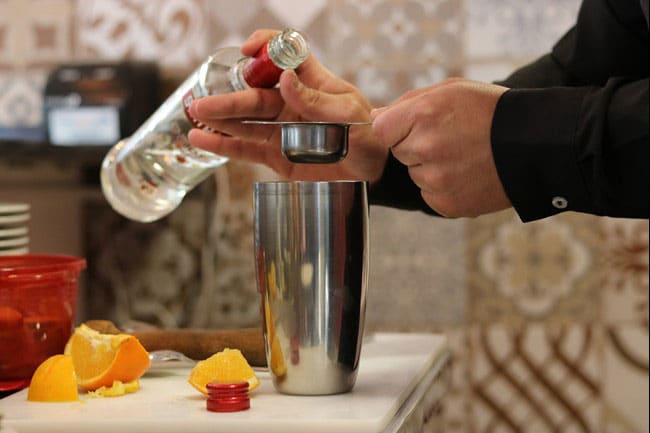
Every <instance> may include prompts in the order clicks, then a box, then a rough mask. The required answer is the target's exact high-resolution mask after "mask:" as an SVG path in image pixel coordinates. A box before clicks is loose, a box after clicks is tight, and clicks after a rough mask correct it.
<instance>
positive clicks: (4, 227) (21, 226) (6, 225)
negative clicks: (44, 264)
mask: <svg viewBox="0 0 650 433" xmlns="http://www.w3.org/2000/svg"><path fill="white" fill-rule="evenodd" d="M28 222H29V205H28V204H26V203H2V202H0V256H2V255H5V256H6V255H12V254H26V253H28V252H29V229H28V227H27V223H28Z"/></svg>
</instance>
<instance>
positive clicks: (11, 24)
mask: <svg viewBox="0 0 650 433" xmlns="http://www.w3.org/2000/svg"><path fill="white" fill-rule="evenodd" d="M244 4H245V7H243V5H244ZM578 4H579V1H578V0H549V1H545V2H520V1H516V0H478V1H470V0H364V1H354V0H314V1H309V2H305V1H299V0H248V1H246V2H245V3H242V2H234V1H231V0H160V1H155V2H153V1H146V0H76V1H75V0H0V126H3V125H4V126H7V125H10V126H11V125H13V126H16V125H18V126H21V125H27V126H29V125H32V126H33V125H38V123H39V122H40V103H41V99H40V92H41V91H42V86H43V85H44V82H45V77H46V74H47V70H48V68H50V67H52V66H53V65H55V64H56V63H58V62H64V61H77V60H93V59H149V60H151V59H153V60H156V61H158V62H159V64H160V65H161V67H162V70H163V74H164V75H166V76H167V77H170V78H171V79H180V78H181V77H183V76H184V75H185V74H186V73H187V72H189V71H190V70H191V69H193V68H194V67H195V66H196V65H197V64H198V63H199V62H200V61H201V60H202V59H203V58H204V57H205V56H206V55H207V54H208V53H209V52H210V50H212V49H213V48H215V47H218V46H223V45H237V44H239V43H240V42H241V41H242V40H243V39H244V38H245V37H246V36H247V35H248V34H250V32H251V31H253V30H254V29H256V28H261V27H271V28H280V27H284V26H289V25H290V26H294V27H296V28H299V29H302V30H304V31H305V32H306V33H307V34H308V36H309V38H310V42H311V45H312V49H313V51H314V52H315V53H316V55H318V56H319V58H320V59H321V60H322V61H323V63H324V64H325V65H327V66H328V67H330V68H331V69H332V70H333V71H335V72H336V73H338V74H340V75H342V76H344V77H345V78H347V79H349V80H350V81H352V82H354V83H355V84H357V85H358V86H359V87H360V88H361V89H362V90H363V91H364V92H365V93H366V94H367V95H368V96H369V98H370V99H371V100H372V101H373V102H374V103H375V104H378V105H379V104H386V103H389V102H390V101H392V100H394V99H395V98H397V97H398V96H399V95H400V94H401V93H402V92H404V91H406V90H408V89H410V88H414V87H422V86H426V85H428V84H430V83H433V82H436V81H438V80H440V79H442V78H444V77H447V76H450V75H464V76H466V77H470V78H475V79H481V80H486V81H491V80H495V79H499V78H503V77H504V76H506V75H507V74H508V73H509V72H510V71H511V70H513V69H514V68H515V67H517V66H519V65H521V64H523V63H525V62H527V61H530V60H532V59H534V58H536V57H537V56H539V55H541V54H542V53H544V52H546V51H547V50H548V49H549V48H550V47H551V45H552V43H553V41H554V40H556V39H557V38H558V37H559V36H561V35H562V34H563V33H564V32H565V31H566V30H567V29H568V28H569V27H570V25H571V23H572V22H573V20H574V17H575V14H576V11H577V8H578ZM36 10H38V11H39V14H38V15H37V14H35V13H33V11H36ZM43 11H46V12H47V13H42V12H43ZM269 176H271V175H270V174H269V173H268V172H267V171H265V170H263V169H261V168H259V167H252V166H249V165H244V164H237V163H233V162H231V163H229V164H227V165H226V166H224V167H223V168H222V169H220V170H218V171H217V174H216V182H207V183H206V184H204V185H203V187H202V188H201V189H200V190H198V191H196V192H195V193H194V194H193V195H192V196H191V197H190V198H189V199H188V200H187V201H186V202H185V203H184V204H183V206H182V207H181V208H180V209H179V210H178V211H177V212H175V213H174V214H173V215H172V216H170V217H169V218H166V219H165V220H163V221H161V222H159V223H155V224H151V225H139V224H135V223H131V222H128V221H126V220H123V219H121V218H120V217H118V216H117V215H115V214H114V213H113V212H112V211H111V210H110V209H108V208H107V206H106V204H105V203H103V202H93V203H89V204H88V206H87V207H86V221H87V224H86V227H85V232H86V239H87V247H88V251H87V256H88V259H89V270H88V273H89V275H90V276H91V277H92V278H91V281H90V286H89V293H88V294H87V295H88V296H87V297H86V298H87V299H89V302H88V305H87V311H86V313H87V314H88V315H89V316H92V315H99V314H102V315H104V316H108V317H111V318H113V319H114V320H116V321H118V322H122V321H125V320H128V319H138V320H147V321H151V322H154V323H157V324H160V325H164V326H218V327H222V326H246V325H250V324H255V323H258V320H259V313H258V311H259V310H258V300H257V293H256V288H255V282H254V274H253V261H252V260H251V257H252V253H251V251H252V239H251V233H252V220H251V208H250V206H251V198H250V197H251V183H252V181H253V179H260V178H263V177H269ZM215 185H216V186H215ZM413 227H417V231H416V230H414V229H413ZM371 236H372V238H371V243H372V247H373V248H372V255H371V273H370V288H369V295H368V298H369V301H368V302H369V304H368V329H369V330H401V331H408V330H412V331H444V332H446V333H447V334H448V335H449V337H450V341H451V347H452V350H453V366H454V368H453V371H452V374H453V380H452V388H451V390H450V392H449V393H448V395H447V398H446V399H445V403H444V408H443V413H442V415H443V424H444V431H446V432H463V433H483V432H527V433H528V432H558V431H561V432H565V431H566V432H569V431H571V432H573V431H575V432H602V433H619V432H620V433H640V432H644V431H647V416H648V411H647V404H648V392H647V390H648V222H647V221H633V220H617V219H610V218H597V217H592V216H586V215H575V214H564V215H560V216H557V217H554V218H551V219H547V220H542V221H538V222H535V223H531V224H526V225H524V224H521V223H520V222H519V220H518V218H517V217H516V215H515V214H514V213H513V212H512V211H506V212H501V213H497V214H494V215H489V216H485V217H481V218H477V219H473V220H441V219H434V218H430V217H427V216H425V215H422V214H419V213H412V212H403V211H397V210H391V209H385V208H379V207H377V208H373V209H372V210H371ZM406 313H407V314H406Z"/></svg>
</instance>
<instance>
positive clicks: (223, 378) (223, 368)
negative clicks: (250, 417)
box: [188, 349, 260, 394]
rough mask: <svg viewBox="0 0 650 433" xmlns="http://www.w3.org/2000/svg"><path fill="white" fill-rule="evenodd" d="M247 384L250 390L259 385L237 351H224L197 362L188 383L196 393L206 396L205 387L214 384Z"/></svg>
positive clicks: (244, 359)
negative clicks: (199, 392)
mask: <svg viewBox="0 0 650 433" xmlns="http://www.w3.org/2000/svg"><path fill="white" fill-rule="evenodd" d="M244 381H246V382H248V389H249V390H252V389H255V388H257V387H258V386H259V385H260V381H259V379H258V378H257V376H255V372H254V371H253V369H252V368H251V366H250V365H249V364H248V361H246V358H244V355H242V353H241V352H240V351H239V349H224V350H223V351H221V352H218V353H215V354H214V355H212V356H211V357H209V358H208V359H205V360H203V361H199V362H198V363H197V364H196V365H195V366H194V368H193V369H192V371H191V372H190V378H189V380H188V382H189V383H190V385H192V386H193V387H194V388H196V389H197V390H198V391H201V392H202V393H203V394H207V393H208V390H207V388H206V385H207V384H208V383H210V382H216V383H238V382H244Z"/></svg>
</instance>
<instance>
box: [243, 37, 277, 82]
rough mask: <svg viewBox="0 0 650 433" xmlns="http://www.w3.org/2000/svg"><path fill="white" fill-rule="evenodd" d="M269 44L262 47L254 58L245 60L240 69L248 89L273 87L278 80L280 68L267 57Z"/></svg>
mask: <svg viewBox="0 0 650 433" xmlns="http://www.w3.org/2000/svg"><path fill="white" fill-rule="evenodd" d="M269 44H270V42H269V43H268V44H266V45H264V46H263V47H262V48H261V49H260V50H259V51H258V52H257V54H256V55H255V56H254V57H252V58H250V59H247V60H246V61H245V63H244V65H243V67H242V78H243V79H244V81H245V82H246V84H247V85H248V86H250V87H262V88H268V87H273V86H275V85H276V84H277V83H278V80H280V75H281V74H282V68H280V67H279V66H277V65H276V64H275V62H274V61H273V59H272V58H271V56H270V55H269Z"/></svg>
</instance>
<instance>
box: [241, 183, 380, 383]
mask: <svg viewBox="0 0 650 433" xmlns="http://www.w3.org/2000/svg"><path fill="white" fill-rule="evenodd" d="M254 226H255V227H254V230H255V238H254V239H255V241H254V243H255V254H256V259H257V264H256V265H257V266H256V268H257V282H258V286H259V289H260V291H261V292H262V303H263V310H264V313H263V316H264V328H265V330H264V333H265V343H266V354H267V361H268V364H269V368H270V371H271V375H272V378H273V383H274V386H275V388H276V389H277V390H278V391H280V392H284V393H289V394H302V395H308V394H310V395H323V394H335V393H341V392H346V391H349V390H350V389H352V387H353V386H354V382H355V379H356V373H357V367H358V363H359V354H360V350H361V341H362V336H363V324H364V317H365V308H366V288H367V282H368V257H369V238H368V199H367V184H366V182H362V181H333V182H264V183H256V184H255V189H254Z"/></svg>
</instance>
